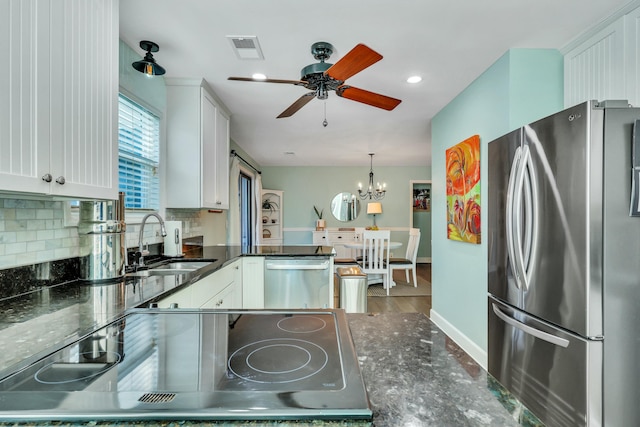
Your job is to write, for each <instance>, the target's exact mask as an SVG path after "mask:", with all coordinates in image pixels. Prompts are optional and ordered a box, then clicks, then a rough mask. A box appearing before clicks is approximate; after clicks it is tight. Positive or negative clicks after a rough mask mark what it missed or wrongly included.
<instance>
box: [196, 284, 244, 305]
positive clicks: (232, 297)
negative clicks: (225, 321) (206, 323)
mask: <svg viewBox="0 0 640 427" xmlns="http://www.w3.org/2000/svg"><path fill="white" fill-rule="evenodd" d="M238 295H239V290H238V289H237V285H236V284H235V283H233V284H230V285H229V286H227V287H226V288H224V289H223V290H221V291H220V292H218V293H217V294H215V295H214V296H213V297H211V298H209V300H208V301H206V302H205V303H204V304H202V305H201V306H200V308H241V307H238V306H237V305H236V304H237V303H236V301H237V296H238Z"/></svg>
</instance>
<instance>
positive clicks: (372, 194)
mask: <svg viewBox="0 0 640 427" xmlns="http://www.w3.org/2000/svg"><path fill="white" fill-rule="evenodd" d="M373 155H374V153H369V156H371V170H370V171H369V187H368V188H367V191H362V183H361V182H359V183H358V194H359V195H360V198H361V199H366V198H369V200H371V199H374V200H382V199H384V195H385V193H386V192H387V190H386V189H385V187H386V186H387V184H385V183H384V182H383V183H382V185H380V183H379V182H378V183H377V184H376V186H375V187H374V186H373Z"/></svg>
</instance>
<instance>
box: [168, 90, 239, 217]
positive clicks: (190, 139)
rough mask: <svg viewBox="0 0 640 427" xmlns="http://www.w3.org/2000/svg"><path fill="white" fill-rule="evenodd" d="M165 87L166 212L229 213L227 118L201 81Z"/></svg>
mask: <svg viewBox="0 0 640 427" xmlns="http://www.w3.org/2000/svg"><path fill="white" fill-rule="evenodd" d="M165 82H166V85H167V181H166V187H167V207H170V208H196V209H199V208H208V209H228V208H229V116H228V115H227V114H226V113H225V112H224V110H223V109H222V108H221V107H220V105H219V104H218V103H217V102H216V100H215V98H214V96H213V95H212V93H211V90H210V89H209V86H208V84H207V83H206V81H205V80H193V79H170V78H167V79H165Z"/></svg>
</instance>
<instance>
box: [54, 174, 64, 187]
mask: <svg viewBox="0 0 640 427" xmlns="http://www.w3.org/2000/svg"><path fill="white" fill-rule="evenodd" d="M56 182H57V183H58V184H60V185H64V183H65V182H66V181H65V179H64V176H62V175H61V176H59V177H58V178H56Z"/></svg>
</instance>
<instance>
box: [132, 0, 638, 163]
mask: <svg viewBox="0 0 640 427" xmlns="http://www.w3.org/2000/svg"><path fill="white" fill-rule="evenodd" d="M626 3H628V0H599V1H588V2H585V1H584V0H563V1H558V0H535V1H532V0H484V1H470V0H395V1H393V0H360V1H353V0H323V1H317V2H311V1H303V0H271V1H267V0H215V1H214V0H180V1H176V0H122V1H121V3H120V37H121V39H122V40H124V41H125V42H126V43H127V44H128V45H129V46H131V47H132V48H134V49H135V50H136V51H137V52H139V53H140V54H141V55H142V54H143V53H144V52H143V51H142V50H141V49H140V48H139V46H138V43H139V41H140V40H151V41H154V42H156V43H158V44H159V45H160V51H159V52H157V53H155V54H154V57H155V59H156V61H157V62H158V63H159V64H160V65H162V66H163V67H165V68H166V69H167V74H166V76H167V77H197V78H200V77H202V78H204V79H205V80H207V82H208V83H209V84H210V86H211V87H212V88H213V90H214V91H215V93H216V94H217V96H218V97H219V98H220V99H221V100H222V101H223V102H224V104H225V105H226V106H227V108H228V109H229V110H230V112H231V114H232V122H231V123H232V124H231V138H232V139H233V140H234V141H235V142H236V143H237V144H238V145H239V146H240V147H242V148H243V149H244V150H245V151H246V152H247V153H248V154H249V155H251V156H252V157H253V158H254V159H255V160H256V161H257V162H259V163H260V164H261V165H262V166H283V165H286V166H293V165H295V166H327V165H335V166H351V165H359V166H362V165H368V164H369V156H368V155H367V154H368V153H370V152H373V153H376V156H375V157H374V160H373V163H374V167H375V166H383V165H388V166H398V165H406V166H419V165H430V164H431V142H430V122H431V118H432V117H433V116H434V115H435V114H436V113H437V112H438V111H440V110H441V109H442V108H443V107H444V106H445V105H447V103H449V102H450V101H451V100H452V99H453V98H454V97H455V96H456V95H458V94H459V93H460V92H461V91H462V90H463V89H464V88H465V87H466V86H468V85H469V84H470V83H471V82H472V81H473V80H474V79H475V78H477V77H478V76H479V75H480V74H481V73H482V72H483V71H484V70H486V69H487V68H488V67H489V66H490V65H491V64H492V63H493V62H495V61H496V60H497V59H498V58H499V57H500V56H502V55H503V54H504V53H505V52H506V51H507V50H508V49H509V48H558V49H559V48H561V47H563V46H564V45H566V44H567V43H568V42H570V41H571V40H572V39H574V38H575V37H577V36H578V35H579V34H580V33H582V32H583V31H585V30H587V29H588V28H590V27H592V26H593V25H595V24H597V23H598V22H600V21H601V20H602V19H604V18H606V17H607V16H610V15H611V14H612V13H614V12H615V11H617V10H618V9H620V8H621V7H622V6H624V5H625V4H626ZM230 35H235V36H257V37H258V40H259V43H260V45H261V47H262V50H263V52H264V57H265V58H264V60H240V59H238V58H237V57H236V54H235V53H234V51H233V49H232V47H231V44H230V43H229V41H228V40H227V36H230ZM316 41H326V42H329V43H331V44H332V45H333V46H334V48H335V51H334V53H333V55H332V56H331V58H330V59H329V60H328V61H327V62H329V63H335V62H336V61H337V60H339V59H340V58H341V57H342V56H343V55H345V54H346V53H347V52H348V51H349V50H351V48H353V47H354V46H355V45H356V44H358V43H364V44H366V45H367V46H369V47H370V48H371V49H373V50H375V51H377V52H379V53H380V54H381V55H383V57H384V58H383V59H382V60H381V61H379V62H377V63H376V64H374V65H372V66H370V67H369V68H367V69H365V70H363V71H361V72H360V73H358V74H356V75H355V76H353V77H351V78H349V79H348V80H347V83H348V84H350V85H352V86H356V87H359V88H362V89H366V90H370V91H373V92H378V93H381V94H383V95H388V96H391V97H394V98H399V99H401V100H402V103H401V104H400V105H399V106H398V107H397V108H396V109H395V110H393V111H390V112H389V111H385V110H381V109H378V108H375V107H371V106H368V105H365V104H361V103H358V102H354V101H351V100H348V99H345V98H340V97H338V96H337V95H335V93H334V92H331V93H330V95H329V99H328V100H327V101H326V116H327V121H328V122H329V125H328V126H327V127H326V128H325V127H323V126H322V121H323V120H324V107H325V102H323V101H320V100H318V99H314V100H312V101H311V102H310V103H309V104H307V105H306V106H305V107H303V108H302V109H301V110H300V111H298V112H297V113H296V114H294V115H293V116H292V117H289V118H283V119H276V116H277V115H278V114H280V113H281V112H282V111H283V110H285V109H286V108H287V107H288V106H289V105H290V104H292V103H293V102H294V101H295V100H297V99H298V98H299V97H300V96H302V95H303V94H304V93H306V92H308V90H307V89H305V88H303V87H299V86H294V85H285V84H273V83H253V82H237V81H228V80H227V77H229V76H240V77H250V76H251V75H252V74H253V73H255V72H261V73H264V74H266V75H267V77H269V78H280V79H292V80H296V79H299V78H300V70H301V69H302V68H303V67H304V66H306V65H309V64H312V63H315V62H317V61H316V60H315V59H314V58H313V56H312V55H311V52H310V49H311V45H312V44H313V43H314V42H316ZM414 74H418V75H421V76H422V78H423V80H422V82H420V83H418V84H415V85H410V84H408V83H406V79H407V77H409V76H410V75H414ZM285 152H293V153H294V154H293V155H291V154H289V155H285Z"/></svg>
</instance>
